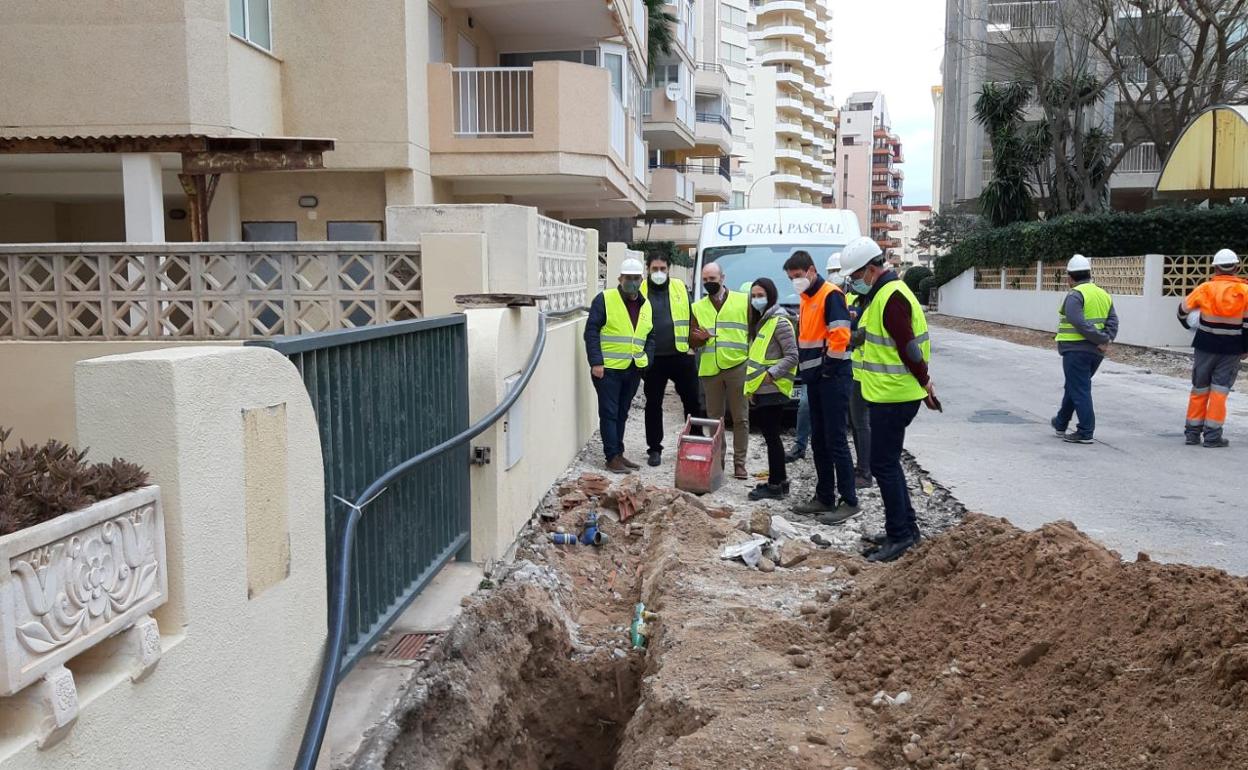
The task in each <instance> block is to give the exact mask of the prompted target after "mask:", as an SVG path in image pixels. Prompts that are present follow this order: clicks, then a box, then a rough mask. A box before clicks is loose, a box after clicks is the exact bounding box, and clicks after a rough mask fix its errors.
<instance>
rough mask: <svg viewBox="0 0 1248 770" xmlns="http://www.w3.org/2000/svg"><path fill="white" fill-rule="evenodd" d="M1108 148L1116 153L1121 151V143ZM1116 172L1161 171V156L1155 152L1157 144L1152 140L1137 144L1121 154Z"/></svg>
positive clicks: (1146, 172) (1152, 172)
mask: <svg viewBox="0 0 1248 770" xmlns="http://www.w3.org/2000/svg"><path fill="white" fill-rule="evenodd" d="M1110 150H1111V151H1112V152H1113V153H1114V154H1115V155H1116V154H1118V153H1119V152H1121V151H1122V145H1121V144H1115V145H1112V146H1111V148H1110ZM1114 172H1115V173H1118V174H1157V173H1160V172H1161V156H1160V155H1158V154H1157V145H1155V144H1153V143H1152V142H1144V143H1142V144H1137V145H1136V146H1134V147H1132V148H1131V149H1129V150H1127V152H1126V154H1124V155H1123V156H1122V160H1121V161H1119V163H1118V167H1117V168H1116V169H1114Z"/></svg>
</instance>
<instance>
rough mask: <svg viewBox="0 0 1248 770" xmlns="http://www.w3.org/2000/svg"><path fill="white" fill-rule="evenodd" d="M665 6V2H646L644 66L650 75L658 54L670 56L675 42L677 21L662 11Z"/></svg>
mask: <svg viewBox="0 0 1248 770" xmlns="http://www.w3.org/2000/svg"><path fill="white" fill-rule="evenodd" d="M665 5H667V3H666V1H665V0H646V14H647V15H648V16H649V19H650V23H649V28H648V29H647V31H646V33H647V34H646V43H647V45H646V63H647V64H646V66H647V68H648V69H649V71H650V72H651V73H653V72H654V63H655V61H656V60H657V59H658V58H659V54H661V53H663V54H670V53H671V52H672V44H673V43H675V42H676V32H675V30H676V26H675V25H676V22H677V21H678V19H677V18H676V17H675V16H673V15H672V14H670V13H668V12H667V11H666V10H665V9H664V6H665Z"/></svg>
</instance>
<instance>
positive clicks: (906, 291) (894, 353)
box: [858, 280, 932, 404]
mask: <svg viewBox="0 0 1248 770" xmlns="http://www.w3.org/2000/svg"><path fill="white" fill-rule="evenodd" d="M894 294H901V295H902V296H904V297H905V298H906V299H908V300H909V301H910V325H911V328H913V330H914V340H915V342H918V343H919V347H920V349H921V350H922V351H923V360H924V361H930V360H931V358H932V342H931V339H930V337H929V336H928V334H927V318H926V317H925V316H924V315H923V309H922V308H921V307H919V300H918V298H917V297H915V296H914V293H913V292H912V291H910V287H908V286H906V284H905V282H903V281H901V280H896V281H889V282H888V283H886V284H884V286H883V288H881V289H880V290H879V291H878V292H877V293H876V295H875V298H874V299H872V300H871V304H870V305H867V309H866V312H864V313H863V314H862V321H860V323H861V324H862V325H863V326H864V327H865V328H866V332H867V334H866V340H865V341H864V342H863V344H862V364H861V366H860V367H859V376H858V380H859V382H861V383H862V397H863V398H864V399H866V400H867V401H868V402H869V403H873V404H898V403H904V402H907V401H919V400H921V399H924V398H926V397H927V390H926V389H924V387H923V386H922V385H920V384H919V381H918V380H916V379H915V378H914V375H913V374H911V373H910V370H909V369H907V368H906V365H905V363H903V362H902V360H901V352H900V351H898V350H897V343H896V342H895V341H894V340H893V338H892V337H891V336H889V334H888V330H887V329H885V328H884V308H885V306H887V305H888V300H889V298H890V297H892V296H893V295H894Z"/></svg>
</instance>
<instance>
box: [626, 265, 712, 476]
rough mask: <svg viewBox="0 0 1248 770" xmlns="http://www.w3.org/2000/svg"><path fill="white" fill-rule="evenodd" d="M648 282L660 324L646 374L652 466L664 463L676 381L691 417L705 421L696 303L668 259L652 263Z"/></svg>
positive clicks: (649, 296) (647, 294)
mask: <svg viewBox="0 0 1248 770" xmlns="http://www.w3.org/2000/svg"><path fill="white" fill-rule="evenodd" d="M646 271H647V275H646V280H645V282H644V283H642V284H641V294H642V296H643V297H645V298H646V301H647V302H649V303H650V307H651V310H652V313H651V315H652V316H653V318H654V358H653V359H652V360H651V361H650V366H648V367H647V368H646V376H645V377H643V378H642V380H643V382H644V386H643V390H644V391H645V394H646V454H647V458H646V459H647V462H648V463H649V464H650V465H651V466H657V465H659V464H660V463H662V461H663V396H664V395H665V394H666V393H667V383H668V382H669V381H670V382H671V383H672V384H673V385H675V387H676V395H678V396H680V402H681V405H682V406H683V407H684V409H685V416H686V417H701V416H702V407H701V406H700V404H699V398H698V369H697V364H696V363H695V362H694V360H693V351H691V350H690V349H689V318H690V316H691V315H692V310H691V308H692V303H690V301H689V290H688V289H687V288H686V287H685V282H684V281H682V280H680V279H679V278H673V277H671V263H670V262H668V260H667V258H666V257H665V256H663V255H662V254H650V255H648V256H647V257H646Z"/></svg>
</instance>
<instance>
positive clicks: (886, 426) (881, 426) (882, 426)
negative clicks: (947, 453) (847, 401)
mask: <svg viewBox="0 0 1248 770" xmlns="http://www.w3.org/2000/svg"><path fill="white" fill-rule="evenodd" d="M921 403H923V402H922V401H910V402H907V403H902V404H871V405H870V414H871V473H872V474H873V475H874V476H875V483H876V484H878V485H879V487H880V497H881V498H883V500H884V534H886V535H888V539H889V540H904V539H906V538H908V537H912V536H916V537H917V536H918V534H919V525H918V522H917V521H916V520H915V515H914V504H913V503H911V502H910V489H909V487H907V486H906V471H905V469H904V468H902V466H901V450H902V448H903V447H904V445H905V443H906V428H908V427H910V423H911V422H913V421H914V417H915V415H917V414H918V413H919V404H921Z"/></svg>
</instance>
